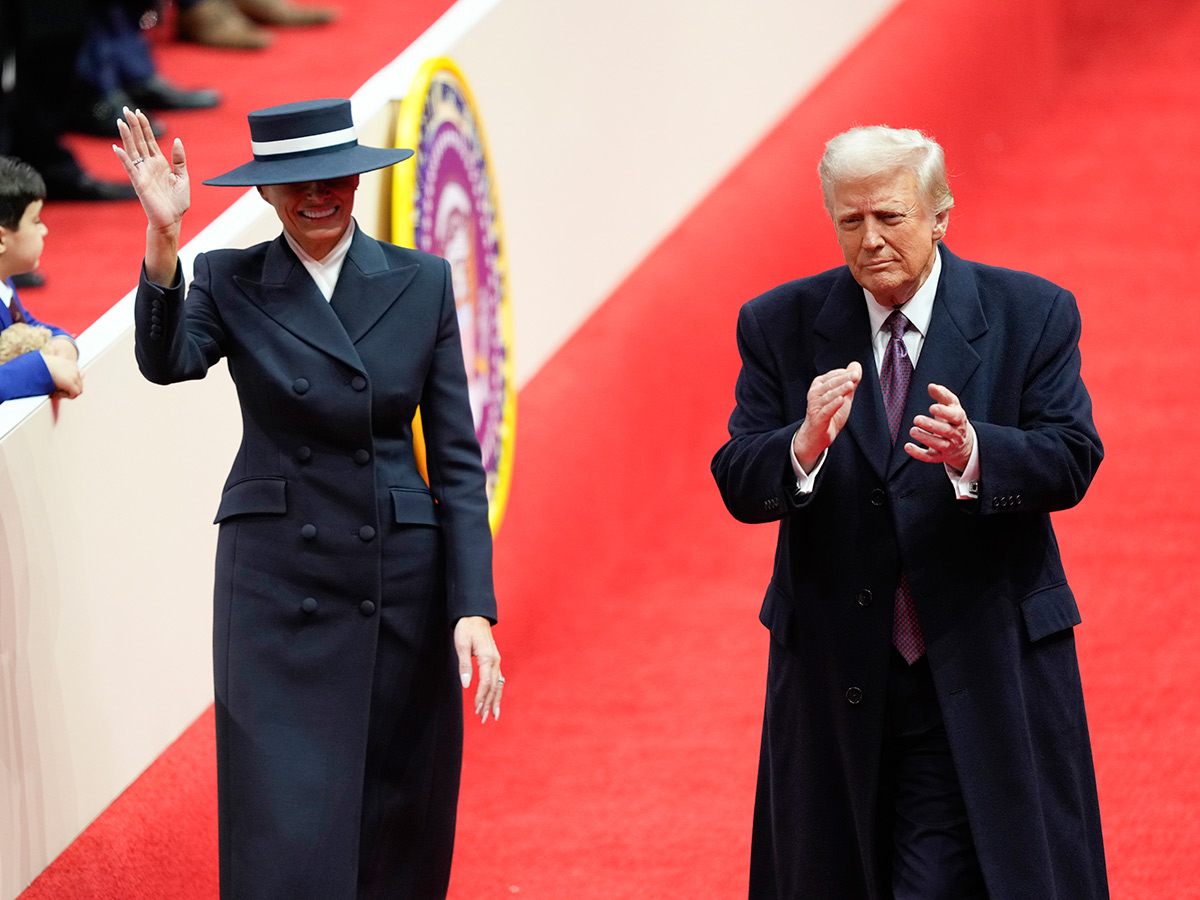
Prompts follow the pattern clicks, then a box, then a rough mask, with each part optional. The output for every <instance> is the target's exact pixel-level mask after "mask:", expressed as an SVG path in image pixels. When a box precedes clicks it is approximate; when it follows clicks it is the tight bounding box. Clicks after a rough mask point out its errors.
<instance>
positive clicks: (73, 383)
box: [42, 353, 83, 399]
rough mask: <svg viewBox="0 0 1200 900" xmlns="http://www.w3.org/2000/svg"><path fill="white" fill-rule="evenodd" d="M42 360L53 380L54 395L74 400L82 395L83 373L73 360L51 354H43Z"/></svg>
mask: <svg viewBox="0 0 1200 900" xmlns="http://www.w3.org/2000/svg"><path fill="white" fill-rule="evenodd" d="M42 358H43V359H44V360H45V361H46V368H47V369H49V370H50V377H51V378H53V379H54V387H55V391H54V393H55V395H57V396H63V397H66V398H67V399H74V398H75V397H78V396H79V395H80V394H82V393H83V372H82V371H80V368H79V364H78V363H76V362H75V360H73V359H66V358H65V357H62V356H57V355H55V354H53V353H43V354H42Z"/></svg>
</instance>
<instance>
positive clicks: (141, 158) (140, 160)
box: [133, 156, 146, 166]
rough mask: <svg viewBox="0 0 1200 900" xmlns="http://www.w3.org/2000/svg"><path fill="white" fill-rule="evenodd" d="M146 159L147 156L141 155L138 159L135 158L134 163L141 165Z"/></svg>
mask: <svg viewBox="0 0 1200 900" xmlns="http://www.w3.org/2000/svg"><path fill="white" fill-rule="evenodd" d="M145 161H146V157H144V156H139V157H138V158H137V159H135V160H134V161H133V164H134V165H135V166H140V165H141V164H142V163H144V162H145Z"/></svg>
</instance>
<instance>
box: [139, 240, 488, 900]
mask: <svg viewBox="0 0 1200 900" xmlns="http://www.w3.org/2000/svg"><path fill="white" fill-rule="evenodd" d="M135 317H136V354H137V360H138V364H139V366H140V367H141V370H142V372H143V373H144V374H145V375H146V377H147V378H149V379H150V380H151V381H154V382H158V383H168V382H173V381H181V380H185V379H190V378H200V377H202V376H203V375H204V374H205V373H206V372H207V370H208V369H209V367H211V366H212V365H213V364H215V363H216V362H217V361H218V360H219V359H221V358H224V359H225V360H226V361H227V362H228V366H229V373H230V375H231V376H232V378H233V380H234V382H235V384H236V386H237V391H238V397H239V400H240V403H241V411H242V422H243V435H242V443H241V446H240V448H239V449H238V452H237V456H236V458H235V459H234V462H233V466H232V469H231V470H230V473H229V477H228V479H227V481H226V484H225V489H224V493H223V495H222V497H221V502H220V506H219V508H218V510H217V514H216V520H217V522H219V523H220V525H221V528H220V534H219V539H218V549H217V564H216V587H215V591H214V597H215V621H214V632H213V633H214V641H213V655H214V666H215V685H216V699H217V704H216V705H217V725H218V764H219V766H218V767H219V792H220V800H221V861H222V872H221V875H222V879H221V880H222V895H223V896H224V897H246V898H254V900H261V898H267V897H321V898H323V900H337V898H346V900H350V898H353V897H354V896H355V882H356V878H357V874H358V872H357V866H358V858H359V855H360V852H361V854H362V855H363V856H364V857H366V856H369V855H370V854H371V853H372V852H373V848H372V847H369V846H361V847H360V832H359V826H360V821H361V820H363V818H364V817H363V802H364V800H363V798H364V793H366V794H367V795H374V794H378V793H379V791H381V790H382V791H387V790H391V789H392V786H380V785H372V784H370V783H367V784H364V757H365V755H366V753H367V741H368V732H369V730H370V729H374V728H377V727H379V725H380V723H378V722H374V721H370V720H371V719H372V717H373V713H372V711H371V710H372V691H373V690H375V691H377V692H378V691H380V690H393V689H394V690H397V691H399V697H398V699H397V700H396V702H395V703H394V704H383V705H385V706H387V705H392V706H394V708H393V709H390V710H389V711H388V712H389V714H390V716H393V717H401V716H402V717H403V727H404V728H405V729H408V730H409V731H410V732H411V733H412V734H413V735H419V736H421V737H420V738H419V740H420V741H422V742H424V743H423V744H422V748H421V750H420V757H421V758H420V760H418V761H414V762H413V764H412V765H411V766H408V769H409V770H410V771H408V773H407V775H406V776H405V777H406V778H407V779H408V780H409V782H410V783H408V784H407V785H406V786H405V787H404V791H403V792H401V791H399V789H397V793H398V794H399V793H404V794H405V796H406V797H410V796H411V795H414V794H420V793H421V792H422V791H426V790H428V788H427V787H422V785H425V786H428V785H432V784H438V783H446V784H448V785H451V786H452V788H453V789H452V790H449V789H448V790H446V791H444V792H443V793H442V794H440V795H439V797H440V799H439V800H436V801H434V800H429V799H428V798H426V799H425V800H423V801H421V802H422V803H425V804H427V805H428V807H429V808H428V809H422V810H420V811H419V812H418V813H417V815H419V816H420V817H421V818H422V820H423V821H424V820H425V819H428V821H429V822H430V823H433V822H437V823H440V824H439V825H438V826H436V827H438V828H440V829H441V830H442V832H443V836H442V839H441V843H442V846H441V847H440V848H439V849H438V850H437V852H436V853H435V852H434V851H432V850H431V851H429V852H430V855H437V854H441V853H443V851H445V852H446V853H447V854H448V847H446V846H445V844H446V842H450V841H452V837H453V821H454V802H455V799H456V794H457V772H458V765H459V759H460V756H461V746H460V742H461V728H462V724H461V704H462V701H461V697H460V692H461V686H460V685H459V684H458V677H457V671H456V667H455V664H454V656H453V652H452V648H451V645H450V639H449V628H450V623H451V622H453V621H454V620H456V619H458V618H459V617H462V616H472V615H478V616H486V617H487V618H489V619H492V620H493V621H494V620H495V615H496V607H495V599H494V596H493V590H492V581H491V532H490V529H489V526H488V516H487V498H486V495H485V490H484V473H483V468H482V465H481V462H480V454H479V446H478V443H477V441H476V438H475V431H474V426H473V424H472V420H471V412H470V408H469V405H468V399H467V382H466V373H465V372H464V369H463V361H462V360H463V357H462V350H461V347H460V343H459V336H458V324H457V318H456V315H455V308H454V298H453V294H452V291H451V281H450V270H449V266H448V265H447V264H446V262H445V261H444V260H442V259H439V258H437V257H434V256H430V255H428V254H424V253H420V252H417V251H413V250H406V249H402V248H399V247H395V246H392V245H390V244H383V243H380V242H377V241H375V240H373V239H371V238H369V237H368V236H366V235H365V234H363V233H362V232H361V231H357V232H356V234H355V236H354V239H353V241H352V243H351V246H350V249H349V252H348V254H347V257H346V260H345V262H344V264H343V267H342V271H341V275H340V277H339V280H338V284H337V288H336V290H335V292H334V295H333V299H332V303H327V302H326V301H325V299H324V298H323V297H322V296H321V295H320V293H319V291H318V290H317V288H316V286H315V285H314V283H313V281H312V279H311V277H310V276H309V275H308V273H307V272H306V271H305V270H304V268H303V266H302V265H301V264H300V262H299V260H297V258H296V256H295V255H294V254H293V252H292V251H291V249H290V248H289V247H288V245H287V243H286V242H285V241H284V240H283V239H282V238H280V239H277V240H275V241H273V242H271V243H268V244H261V245H258V246H256V247H252V248H249V249H247V250H221V251H216V252H212V253H207V254H203V255H201V256H200V257H198V258H197V260H196V264H195V280H194V282H193V284H192V286H191V289H190V291H189V293H188V297H187V302H186V303H185V302H183V294H182V287H181V285H179V284H178V283H177V284H176V285H175V286H174V287H173V288H171V289H169V290H166V291H164V290H162V289H161V288H158V287H156V286H155V285H152V284H150V283H148V282H147V281H146V280H145V278H144V276H143V279H142V282H141V285H140V287H139V291H138V297H137V303H136V307H135ZM418 404H420V407H421V412H422V422H423V426H424V433H425V439H426V445H427V460H428V468H429V475H430V481H431V484H430V485H429V486H428V487H427V486H426V485H425V483H424V481H423V480H422V478H421V476H420V474H419V473H418V470H417V467H416V464H415V462H414V458H413V449H412V429H411V422H412V418H413V413H414V411H415V409H416V408H417V405H418ZM385 605H386V610H387V618H386V619H385V622H384V626H383V627H385V628H386V629H387V632H388V637H387V638H386V639H385V637H384V634H383V632H381V630H380V629H381V624H380V618H381V615H380V613H381V610H382V609H384V607H385ZM385 647H397V648H399V649H397V650H396V651H395V652H394V654H393V656H394V658H389V659H387V660H385V659H384V653H385V649H384V648H385ZM384 667H386V671H387V672H388V675H387V676H386V681H387V682H388V683H387V684H383V685H380V684H379V683H378V680H379V679H380V678H381V677H382V676H380V675H379V673H380V672H381V671H385V668H384ZM378 699H379V697H378V696H377V697H376V698H375V700H376V702H378ZM455 718H456V719H457V721H456V722H455V721H454V720H455ZM397 721H399V720H397ZM426 721H428V722H432V723H434V724H432V725H430V726H429V727H428V728H424V729H423V726H422V725H421V723H423V722H426ZM439 723H440V724H439ZM393 724H395V723H393ZM396 727H399V725H396ZM386 728H389V729H391V728H392V726H391V725H387V726H386ZM392 730H394V729H392ZM389 733H390V731H389ZM417 741H418V737H413V738H412V740H411V741H410V742H409V743H414V742H417ZM405 752H408V751H405ZM368 778H369V776H368ZM402 799H403V798H400V797H399V796H398V797H397V798H395V799H394V802H395V803H400V802H401V800H402ZM403 802H406V803H407V802H411V801H410V800H409V799H404V800H403ZM434 829H435V826H434V825H433V824H429V826H428V830H429V831H433V830H434ZM447 830H448V833H447ZM363 843H364V844H365V838H364V841H363ZM445 864H446V866H448V864H449V863H448V855H446V862H445ZM395 866H396V867H397V868H403V864H402V862H400V861H399V860H397V861H395Z"/></svg>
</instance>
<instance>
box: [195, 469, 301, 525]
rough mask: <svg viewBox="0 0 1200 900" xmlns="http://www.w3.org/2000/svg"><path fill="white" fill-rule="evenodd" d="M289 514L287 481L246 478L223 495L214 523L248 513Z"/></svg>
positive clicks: (235, 483) (237, 482) (281, 479)
mask: <svg viewBox="0 0 1200 900" xmlns="http://www.w3.org/2000/svg"><path fill="white" fill-rule="evenodd" d="M285 512H287V481H286V480H285V479H283V478H244V479H242V480H241V481H236V482H234V483H233V484H231V485H229V487H227V488H225V492H224V493H223V494H221V505H220V506H219V507H217V517H216V518H215V519H213V523H214V524H216V523H217V522H223V521H225V520H226V519H228V518H230V517H231V516H243V515H247V514H248V513H267V514H274V515H282V514H283V513H285Z"/></svg>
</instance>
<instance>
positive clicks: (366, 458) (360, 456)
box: [354, 450, 371, 466]
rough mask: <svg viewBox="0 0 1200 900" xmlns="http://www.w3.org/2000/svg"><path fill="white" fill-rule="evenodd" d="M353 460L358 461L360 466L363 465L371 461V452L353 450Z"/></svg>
mask: <svg viewBox="0 0 1200 900" xmlns="http://www.w3.org/2000/svg"><path fill="white" fill-rule="evenodd" d="M354 461H355V462H356V463H358V464H359V465H360V466H365V465H366V464H367V463H369V462H370V461H371V454H370V452H369V451H367V450H355V451H354Z"/></svg>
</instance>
